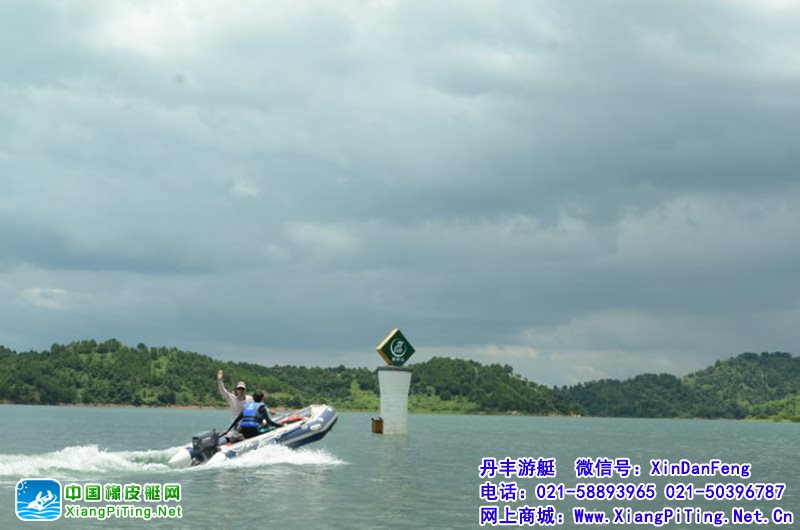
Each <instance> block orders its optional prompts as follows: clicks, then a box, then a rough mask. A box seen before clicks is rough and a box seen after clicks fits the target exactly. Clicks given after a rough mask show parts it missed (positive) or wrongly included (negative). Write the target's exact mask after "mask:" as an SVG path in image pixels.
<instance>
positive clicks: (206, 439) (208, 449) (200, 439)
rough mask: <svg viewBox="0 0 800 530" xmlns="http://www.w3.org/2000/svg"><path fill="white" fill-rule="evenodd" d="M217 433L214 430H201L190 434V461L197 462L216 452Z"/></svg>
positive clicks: (217, 443)
mask: <svg viewBox="0 0 800 530" xmlns="http://www.w3.org/2000/svg"><path fill="white" fill-rule="evenodd" d="M218 445H219V433H218V432H217V431H216V430H211V431H203V432H199V433H197V434H195V435H194V436H192V451H191V452H192V463H193V464H199V463H201V462H205V461H206V460H208V459H209V458H211V457H212V456H213V455H214V453H216V452H217V446H218Z"/></svg>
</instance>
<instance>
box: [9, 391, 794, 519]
mask: <svg viewBox="0 0 800 530" xmlns="http://www.w3.org/2000/svg"><path fill="white" fill-rule="evenodd" d="M370 417H371V415H370V414H358V413H342V414H340V418H339V422H338V424H337V425H336V426H335V428H334V429H333V431H332V432H331V433H330V434H329V435H328V436H327V437H326V438H324V439H323V440H322V441H320V442H318V443H314V444H311V445H309V446H306V447H305V448H301V449H298V450H289V449H285V448H281V447H276V448H265V449H262V450H259V451H256V452H254V453H251V454H249V455H246V456H244V457H242V458H241V459H239V460H238V461H237V460H231V461H228V462H226V463H225V464H224V465H220V466H217V467H213V468H211V467H202V466H201V467H198V468H192V469H188V470H172V469H170V468H168V467H167V466H166V461H167V460H168V459H169V457H170V456H171V454H172V453H173V452H174V451H175V450H176V449H177V447H178V446H180V445H183V444H185V443H186V442H188V441H189V439H190V438H191V435H192V434H194V433H196V432H198V431H202V430H207V429H210V428H213V427H216V428H217V429H223V428H225V427H227V423H228V421H229V419H230V418H229V416H228V414H227V411H224V410H178V409H134V408H100V407H97V408H95V407H85V408H84V407H47V406H22V405H0V425H2V427H3V429H2V430H3V434H4V441H5V443H4V444H3V449H2V450H0V528H25V527H31V525H32V524H33V523H29V522H22V521H20V520H19V519H17V516H16V514H15V487H16V484H17V482H18V481H19V480H20V479H23V478H53V479H57V480H59V481H60V482H61V483H62V484H67V483H70V482H76V483H79V484H83V483H86V482H89V483H99V484H103V485H104V484H109V483H111V484H123V485H124V484H129V483H136V484H146V483H160V484H163V483H178V484H180V485H181V488H182V489H181V494H182V499H181V501H180V503H175V502H174V501H173V502H171V503H170V504H171V505H180V507H181V509H182V514H183V517H182V519H175V520H164V519H161V520H155V519H151V520H149V521H142V520H138V519H119V518H113V519H107V520H105V521H95V520H78V519H67V518H65V517H62V518H61V519H59V520H58V521H55V522H51V523H36V524H33V526H35V527H37V528H192V529H204V528H214V529H219V528H226V529H228V528H230V529H236V530H239V529H242V530H247V529H249V528H288V529H292V528H298V529H299V528H302V529H315V528H331V529H338V528H342V529H344V528H364V529H373V528H435V529H439V528H478V527H479V525H478V520H479V512H480V507H481V506H489V505H497V506H499V507H500V508H501V509H505V506H509V507H510V508H513V509H514V510H516V509H518V508H520V507H523V506H526V505H527V506H539V505H552V506H554V507H555V508H556V510H557V511H558V512H560V513H563V514H564V517H565V521H564V523H563V525H561V526H556V528H574V527H575V525H574V523H573V522H572V519H573V514H572V508H573V507H574V506H585V507H587V508H591V509H593V510H603V511H605V512H607V513H608V514H609V516H611V514H612V506H616V507H631V508H632V509H633V510H651V511H655V510H659V509H661V508H662V507H663V506H676V507H692V508H694V507H697V508H700V509H701V510H707V511H724V512H726V513H727V514H730V512H731V510H732V508H733V507H736V506H740V507H743V508H746V509H748V510H753V509H755V508H760V509H761V510H762V511H763V513H765V514H766V515H767V516H770V515H771V514H772V510H773V509H774V508H775V507H781V508H782V509H784V510H786V511H790V512H793V513H794V515H795V517H797V516H800V458H798V450H800V424H789V423H766V422H736V421H708V420H645V419H606V418H544V417H524V416H514V417H512V416H447V415H411V416H410V417H409V434H408V435H403V436H381V435H374V434H371V432H370ZM487 457H494V458H497V459H502V458H504V457H511V458H513V459H517V458H520V459H521V458H525V457H531V458H553V459H555V462H556V469H557V477H556V478H555V479H552V478H548V479H537V478H530V477H523V478H519V477H513V476H512V477H509V478H506V477H504V476H502V475H499V476H497V477H495V478H493V479H491V480H488V479H487V478H481V477H480V476H479V467H480V465H481V462H482V459H483V458H487ZM580 457H591V458H593V459H597V458H601V457H606V458H609V459H612V460H613V459H616V458H629V459H630V460H631V463H632V464H638V465H641V466H642V469H643V471H642V474H643V476H642V477H639V478H636V479H633V478H630V479H620V478H619V477H617V478H614V479H613V480H610V479H603V480H602V481H604V482H610V481H611V482H637V481H638V482H654V483H656V484H657V486H658V488H659V490H658V498H657V499H656V500H654V501H646V500H643V501H585V500H584V501H576V500H575V499H574V498H571V497H569V496H568V498H567V499H566V500H562V501H546V502H545V501H537V500H536V499H535V498H534V489H535V486H536V484H539V483H541V482H552V483H561V482H563V483H564V484H566V485H567V486H568V487H569V486H574V484H575V483H576V482H578V479H577V478H576V477H575V471H574V467H575V459H576V458H580ZM715 458H718V459H720V460H722V461H723V462H730V463H750V464H752V477H750V478H749V479H746V480H741V479H736V478H723V477H719V476H716V477H702V478H694V479H689V478H680V477H678V478H661V477H659V478H650V477H648V476H646V475H647V474H648V472H649V469H650V466H649V461H650V459H669V460H670V461H679V460H680V459H688V460H690V461H693V462H707V461H709V460H710V459H715ZM581 481H585V482H598V480H597V479H581ZM486 482H491V483H493V484H499V483H500V482H505V483H511V482H515V483H516V484H517V485H518V487H519V488H521V489H524V490H526V492H527V495H528V497H527V498H526V499H525V500H518V501H517V502H489V501H487V500H481V499H480V491H481V485H482V484H484V483H486ZM667 482H693V483H694V484H695V485H697V486H702V485H703V484H705V483H709V482H751V483H756V482H760V483H773V482H778V483H785V484H786V490H785V492H784V493H783V497H782V499H781V500H780V501H774V500H742V501H736V502H733V501H706V500H701V499H694V500H692V501H677V500H672V501H667V500H664V499H663V494H662V488H663V487H664V485H665V484H666V483H667ZM506 491H507V490H506ZM68 504H69V502H65V506H67V505H68ZM79 504H82V505H88V504H89V503H88V502H81V503H79ZM134 504H136V503H134ZM145 504H147V503H143V502H142V503H138V505H139V506H144V505H145ZM795 522H796V520H795ZM775 526H776V525H775V524H774V523H771V524H769V525H766V526H762V527H761V528H765V527H766V528H773V527H775ZM630 527H636V528H654V526H647V525H607V526H605V528H630ZM722 527H724V528H756V525H738V526H734V525H731V524H728V525H723V526H722ZM795 527H796V524H795ZM665 528H713V526H711V525H706V524H685V523H684V524H677V523H675V522H674V521H673V522H672V523H670V524H669V525H667V526H666V527H665Z"/></svg>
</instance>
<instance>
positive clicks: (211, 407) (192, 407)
mask: <svg viewBox="0 0 800 530" xmlns="http://www.w3.org/2000/svg"><path fill="white" fill-rule="evenodd" d="M0 405H27V406H33V407H88V408H114V409H182V410H227V409H228V407H227V406H225V405H131V404H122V403H12V402H10V401H0ZM269 410H277V411H281V412H284V411H287V410H290V409H289V408H288V407H284V406H282V405H276V406H274V407H270V408H269Z"/></svg>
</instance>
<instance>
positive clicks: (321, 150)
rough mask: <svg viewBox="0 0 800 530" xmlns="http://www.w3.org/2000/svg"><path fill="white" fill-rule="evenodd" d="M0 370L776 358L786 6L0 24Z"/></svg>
mask: <svg viewBox="0 0 800 530" xmlns="http://www.w3.org/2000/svg"><path fill="white" fill-rule="evenodd" d="M0 16H2V17H3V19H4V20H6V21H14V23H13V24H10V25H9V28H8V31H4V32H3V34H2V35H0V63H2V64H3V65H4V67H3V73H2V75H0V103H2V104H0V132H2V138H3V140H2V141H0V247H1V248H2V251H1V252H0V296H1V297H2V299H3V300H4V302H3V303H2V304H0V319H1V320H2V324H0V344H5V345H6V346H8V347H11V348H15V349H18V350H26V349H41V348H46V347H48V346H49V345H50V344H51V343H53V342H68V341H70V340H76V339H83V338H98V339H104V338H107V337H116V338H118V339H120V340H122V341H124V342H128V343H133V344H135V343H138V342H145V343H147V344H150V345H161V344H165V345H175V346H178V347H182V348H186V349H194V350H196V351H201V352H203V353H207V354H209V355H212V356H215V357H219V358H225V359H239V360H254V361H257V362H261V363H264V364H273V363H294V364H305V365H336V364H346V365H354V366H372V365H376V364H377V363H379V362H380V361H379V360H378V357H377V354H375V353H374V351H372V348H373V347H374V346H375V344H376V343H377V342H378V341H379V340H380V339H381V338H382V337H383V336H384V335H385V333H386V332H387V331H388V330H389V329H391V328H393V327H395V326H400V327H402V328H403V330H404V332H405V333H406V334H407V336H408V337H409V338H410V340H411V341H412V342H413V343H414V344H415V346H416V347H417V350H418V353H417V354H416V355H415V360H424V359H425V358H427V357H430V356H433V355H450V356H461V357H469V358H473V359H476V360H478V361H481V362H502V363H508V364H511V365H512V366H514V367H515V368H516V369H517V371H519V372H521V373H522V374H523V375H526V376H528V377H530V378H531V379H534V380H536V381H540V382H543V383H548V384H562V383H570V382H575V381H581V380H587V379H592V378H597V377H624V376H628V375H633V374H636V373H641V372H648V371H650V372H660V371H666V372H671V373H675V374H682V373H687V372H689V371H691V370H694V369H697V368H700V367H703V366H705V365H707V364H709V363H712V362H713V361H714V360H716V359H718V358H725V357H728V356H730V355H735V354H737V353H739V352H741V351H748V350H749V351H762V350H770V351H772V350H784V351H796V350H797V346H798V342H800V334H799V333H798V331H797V329H798V326H797V325H796V322H797V317H798V311H799V309H800V308H799V307H798V300H800V286H799V285H798V279H797V275H796V270H798V265H800V254H799V253H798V250H797V249H798V248H800V245H799V244H798V243H799V241H798V239H799V238H800V235H799V234H798V231H797V230H796V227H797V226H800V223H799V222H800V210H798V208H797V206H796V205H797V204H798V203H800V202H799V201H800V186H798V182H800V180H798V177H799V176H800V175H798V174H797V171H798V169H797V168H798V167H800V153H798V150H797V149H796V138H798V137H800V130H799V129H800V125H798V124H800V120H798V114H800V96H798V94H800V90H798V88H800V62H798V61H797V57H800V38H799V37H798V36H797V32H796V28H797V27H798V23H799V22H800V9H799V8H798V7H796V5H795V4H793V3H791V2H781V1H777V0H775V1H770V2H761V3H758V4H757V5H756V4H753V3H749V2H722V1H719V2H706V3H703V4H702V5H699V4H697V3H696V2H688V1H685V2H669V3H661V4H647V5H644V4H641V3H639V2H632V1H626V2H623V1H618V2H605V3H603V4H592V5H585V4H564V3H563V2H556V1H552V2H545V1H543V2H523V1H519V2H505V3H503V5H502V6H500V5H491V4H486V3H478V2H438V3H435V4H431V3H429V2H392V1H372V2H355V1H353V2H338V3H336V5H330V4H327V3H321V2H274V3H273V2H270V3H268V4H265V3H263V2H255V1H253V2H241V3H240V4H239V6H238V7H237V8H236V9H232V8H230V7H229V6H227V5H225V4H224V3H222V2H217V1H199V2H180V1H169V2H136V3H128V2H86V3H81V4H80V5H66V4H55V3H52V2H7V3H4V4H3V5H2V6H1V7H0Z"/></svg>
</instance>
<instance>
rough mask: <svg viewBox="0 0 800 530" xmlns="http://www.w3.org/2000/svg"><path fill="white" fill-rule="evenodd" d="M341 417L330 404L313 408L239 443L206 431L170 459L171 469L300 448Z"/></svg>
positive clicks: (279, 421) (193, 438)
mask: <svg viewBox="0 0 800 530" xmlns="http://www.w3.org/2000/svg"><path fill="white" fill-rule="evenodd" d="M337 419H338V414H337V413H336V409H334V408H333V407H329V406H327V405H311V406H310V407H306V408H304V409H301V410H296V411H293V412H290V413H288V414H286V415H284V416H282V417H279V418H276V419H275V421H276V422H277V423H281V424H282V425H283V426H282V427H277V428H273V429H271V430H267V431H265V432H263V433H262V434H258V435H256V436H253V437H251V438H246V439H243V440H237V439H236V438H235V437H234V436H232V434H233V432H231V435H229V434H228V433H218V432H217V431H215V430H212V431H204V432H201V433H198V434H196V435H194V436H193V437H192V443H191V445H187V446H186V447H182V448H181V449H180V450H179V451H178V452H177V453H175V454H174V455H173V457H172V458H170V460H169V465H170V466H171V467H175V468H180V467H190V466H197V465H201V464H206V463H209V462H219V461H223V460H225V459H228V458H236V457H237V456H239V455H242V454H244V453H248V452H250V451H252V450H254V449H258V448H260V447H264V446H267V445H283V446H286V447H292V448H295V447H300V446H301V445H305V444H308V443H311V442H316V441H317V440H320V439H322V438H323V437H324V436H325V435H326V434H328V433H329V432H330V430H331V429H332V428H333V426H334V424H335V423H336V420H337Z"/></svg>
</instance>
